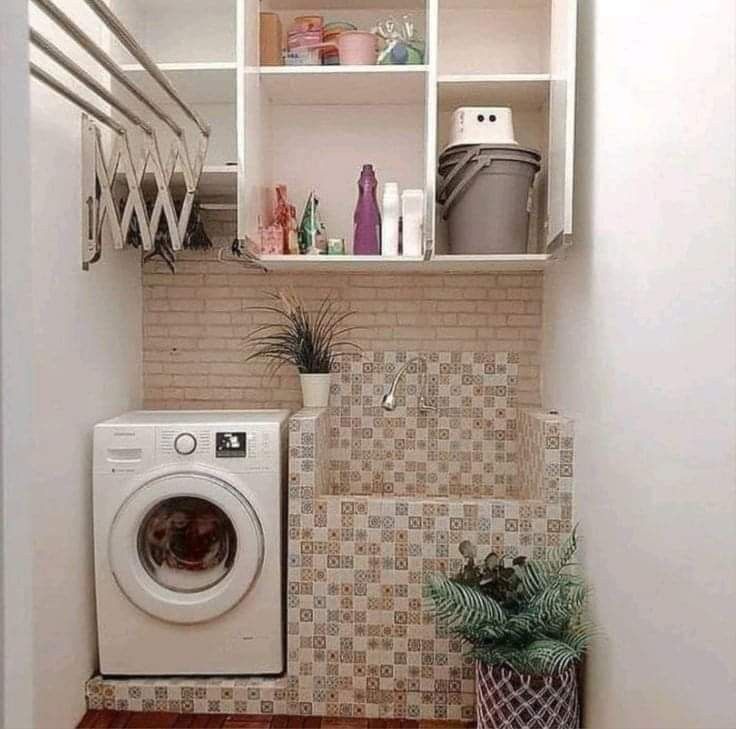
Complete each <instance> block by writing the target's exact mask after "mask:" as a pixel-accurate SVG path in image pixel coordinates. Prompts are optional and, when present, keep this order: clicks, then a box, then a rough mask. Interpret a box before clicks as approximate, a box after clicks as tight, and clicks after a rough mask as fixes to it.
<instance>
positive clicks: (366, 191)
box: [353, 165, 381, 256]
mask: <svg viewBox="0 0 736 729" xmlns="http://www.w3.org/2000/svg"><path fill="white" fill-rule="evenodd" d="M377 187H378V180H376V174H375V172H374V171H373V165H363V171H362V172H361V173H360V180H358V204H357V205H356V206H355V216H354V218H353V221H354V228H353V254H354V255H356V256H378V255H380V254H381V213H380V212H379V210H378V200H377V199H376V188H377Z"/></svg>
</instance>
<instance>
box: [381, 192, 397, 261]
mask: <svg viewBox="0 0 736 729" xmlns="http://www.w3.org/2000/svg"><path fill="white" fill-rule="evenodd" d="M381 209H382V213H383V218H382V220H381V255H382V256H398V255H399V212H400V211H399V183H398V182H387V183H386V184H385V185H384V186H383V201H382V205H381Z"/></svg>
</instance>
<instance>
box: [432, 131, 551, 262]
mask: <svg viewBox="0 0 736 729" xmlns="http://www.w3.org/2000/svg"><path fill="white" fill-rule="evenodd" d="M540 160H541V155H540V154H539V152H537V151H536V150H533V149H527V148H525V147H519V146H516V145H484V144H466V145H459V146H457V147H451V148H449V149H446V150H445V151H444V152H443V153H442V154H441V155H440V165H439V177H440V179H439V186H438V192H437V200H438V201H439V203H440V204H441V205H442V206H443V209H442V217H443V218H444V219H445V220H446V221H447V227H448V234H449V240H448V246H449V252H450V253H455V254H494V253H495V254H503V253H526V250H527V239H528V237H529V208H530V206H529V201H530V191H531V188H532V184H533V182H534V176H535V175H536V174H537V172H539V169H540Z"/></svg>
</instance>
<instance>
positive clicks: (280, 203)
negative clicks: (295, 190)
mask: <svg viewBox="0 0 736 729" xmlns="http://www.w3.org/2000/svg"><path fill="white" fill-rule="evenodd" d="M273 222H274V224H275V225H278V226H279V228H281V238H282V240H281V253H288V252H289V199H288V196H287V194H286V185H276V206H275V208H274V212H273Z"/></svg>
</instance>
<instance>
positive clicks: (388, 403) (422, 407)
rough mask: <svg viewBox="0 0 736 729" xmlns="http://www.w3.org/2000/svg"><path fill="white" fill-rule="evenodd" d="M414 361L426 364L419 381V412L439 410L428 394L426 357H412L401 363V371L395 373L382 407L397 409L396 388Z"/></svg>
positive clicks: (391, 409) (390, 410)
mask: <svg viewBox="0 0 736 729" xmlns="http://www.w3.org/2000/svg"><path fill="white" fill-rule="evenodd" d="M414 362H421V363H422V364H423V365H424V369H423V370H422V372H421V377H420V381H419V382H420V388H421V391H420V393H419V412H420V413H431V412H434V411H436V410H437V406H436V405H433V404H432V403H430V402H429V399H428V396H427V360H426V359H424V357H412V358H411V359H409V360H407V361H406V362H404V364H403V365H401V367H400V368H399V371H398V372H397V373H396V374H395V375H394V379H393V381H392V382H391V385H390V387H389V388H388V390H387V391H386V394H385V395H384V396H383V399H382V400H381V407H382V408H383V409H384V410H388V411H389V412H393V411H394V410H396V388H397V387H398V386H399V382H401V379H402V377H403V376H404V374H405V373H406V371H407V369H408V368H409V366H410V365H412V364H414Z"/></svg>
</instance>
